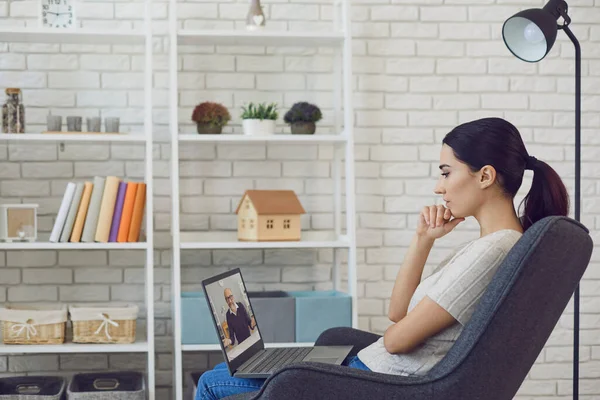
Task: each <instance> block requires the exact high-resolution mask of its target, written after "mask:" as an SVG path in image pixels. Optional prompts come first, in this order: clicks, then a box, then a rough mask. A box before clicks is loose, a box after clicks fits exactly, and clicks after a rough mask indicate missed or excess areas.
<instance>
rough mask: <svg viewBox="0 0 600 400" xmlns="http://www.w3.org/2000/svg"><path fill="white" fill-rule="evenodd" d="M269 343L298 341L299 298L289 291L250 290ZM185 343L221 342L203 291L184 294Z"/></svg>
mask: <svg viewBox="0 0 600 400" xmlns="http://www.w3.org/2000/svg"><path fill="white" fill-rule="evenodd" d="M248 297H249V298H250V302H251V303H252V309H253V311H254V313H255V314H256V320H257V321H258V324H259V328H260V333H261V335H262V338H263V341H264V342H265V343H285V342H294V337H295V330H296V326H295V315H294V313H295V299H294V298H293V297H290V295H289V294H288V293H287V292H283V291H273V292H248ZM181 343H183V344H218V343H219V342H218V337H217V334H216V332H215V327H214V322H213V320H212V317H211V315H210V310H209V308H208V303H207V302H206V298H205V297H204V293H203V292H187V293H182V294H181Z"/></svg>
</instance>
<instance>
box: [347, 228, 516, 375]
mask: <svg viewBox="0 0 600 400" xmlns="http://www.w3.org/2000/svg"><path fill="white" fill-rule="evenodd" d="M521 236H522V234H521V233H520V232H518V231H515V230H512V229H503V230H500V231H496V232H493V233H491V234H489V235H486V236H484V237H482V238H478V239H475V240H473V241H470V242H467V243H465V244H463V245H461V246H459V247H458V248H457V249H456V250H455V251H454V252H452V254H450V255H449V256H448V257H446V259H444V260H443V261H442V262H441V263H440V265H438V266H437V268H436V269H435V270H434V272H433V273H432V274H431V275H430V276H429V277H428V278H426V279H425V280H423V281H422V282H421V283H420V284H419V286H418V287H417V289H416V290H415V293H414V294H413V296H412V298H411V299H410V304H409V305H408V312H410V311H411V310H412V309H413V308H414V307H415V306H416V305H417V304H418V303H419V302H420V301H421V300H422V299H423V298H424V297H425V296H428V297H429V298H431V299H432V300H433V301H435V302H436V303H437V304H439V305H440V306H441V307H443V308H444V309H445V310H446V311H448V313H450V314H451V315H452V316H453V317H454V318H455V319H456V320H457V321H458V322H457V323H455V324H454V325H452V326H450V327H448V328H446V329H445V330H443V331H441V332H439V333H438V334H436V335H434V336H432V337H430V338H428V339H427V340H425V342H423V343H422V344H421V345H419V347H417V348H416V349H414V350H413V351H411V352H410V353H407V354H390V353H388V351H387V350H386V349H385V347H384V345H383V337H382V338H380V339H379V340H378V341H377V342H375V343H373V344H372V345H370V346H368V347H366V348H364V349H363V350H361V351H360V352H359V353H358V358H359V359H360V360H361V361H362V362H363V363H364V364H365V365H366V366H367V367H369V369H371V371H375V372H381V373H386V374H393V375H405V376H408V375H424V374H425V373H426V372H427V371H429V370H430V369H431V368H433V366H434V365H435V364H437V363H438V362H439V361H440V360H441V359H442V358H444V356H445V355H446V353H448V350H450V348H451V347H452V345H453V344H454V342H455V341H456V339H458V337H459V335H460V333H461V332H462V330H463V327H464V325H466V324H467V322H469V320H470V319H471V315H473V312H474V311H475V308H476V306H477V303H478V302H479V299H480V298H481V296H482V295H483V293H484V291H485V289H486V288H487V286H488V284H489V283H490V281H491V280H492V277H493V276H494V274H495V273H496V270H497V269H498V267H499V266H500V264H501V263H502V261H503V260H504V258H505V257H506V255H507V254H508V252H509V251H510V249H511V248H512V247H513V246H514V245H515V243H516V242H517V241H518V240H519V239H520V238H521Z"/></svg>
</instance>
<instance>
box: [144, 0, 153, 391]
mask: <svg viewBox="0 0 600 400" xmlns="http://www.w3.org/2000/svg"><path fill="white" fill-rule="evenodd" d="M144 19H145V20H144V30H145V39H146V41H145V64H146V68H145V69H144V134H145V139H146V142H145V150H146V152H145V154H146V156H145V158H146V288H145V289H146V342H147V345H148V349H147V359H148V362H147V372H148V400H154V399H155V396H156V387H155V386H156V385H155V378H156V374H155V369H156V368H155V357H154V352H155V347H154V223H153V222H154V221H153V218H154V201H153V193H154V184H153V182H154V171H153V170H154V169H153V163H154V158H153V146H154V137H153V136H154V135H153V129H152V74H153V68H152V59H153V58H152V56H153V43H152V41H153V36H152V0H145V16H144Z"/></svg>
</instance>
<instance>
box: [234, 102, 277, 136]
mask: <svg viewBox="0 0 600 400" xmlns="http://www.w3.org/2000/svg"><path fill="white" fill-rule="evenodd" d="M277 116H278V113H277V104H276V103H270V104H266V103H260V104H254V103H252V102H251V103H249V104H248V106H243V107H242V115H241V118H242V120H243V121H242V124H243V127H244V134H245V135H251V136H266V135H272V134H274V133H275V120H277Z"/></svg>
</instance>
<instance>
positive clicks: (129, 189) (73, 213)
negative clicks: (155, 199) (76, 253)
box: [50, 176, 146, 243]
mask: <svg viewBox="0 0 600 400" xmlns="http://www.w3.org/2000/svg"><path fill="white" fill-rule="evenodd" d="M145 206H146V184H145V183H143V182H125V181H123V180H121V179H119V178H118V177H116V176H108V177H101V176H96V177H94V181H93V182H77V183H76V182H69V183H68V184H67V189H66V190H65V194H64V196H63V199H62V202H61V204H60V208H59V210H58V215H57V216H56V221H55V223H54V227H53V228H52V233H51V234H50V242H55V243H56V242H100V243H107V242H120V243H124V242H137V241H139V239H140V231H141V227H142V219H143V216H144V208H145Z"/></svg>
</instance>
